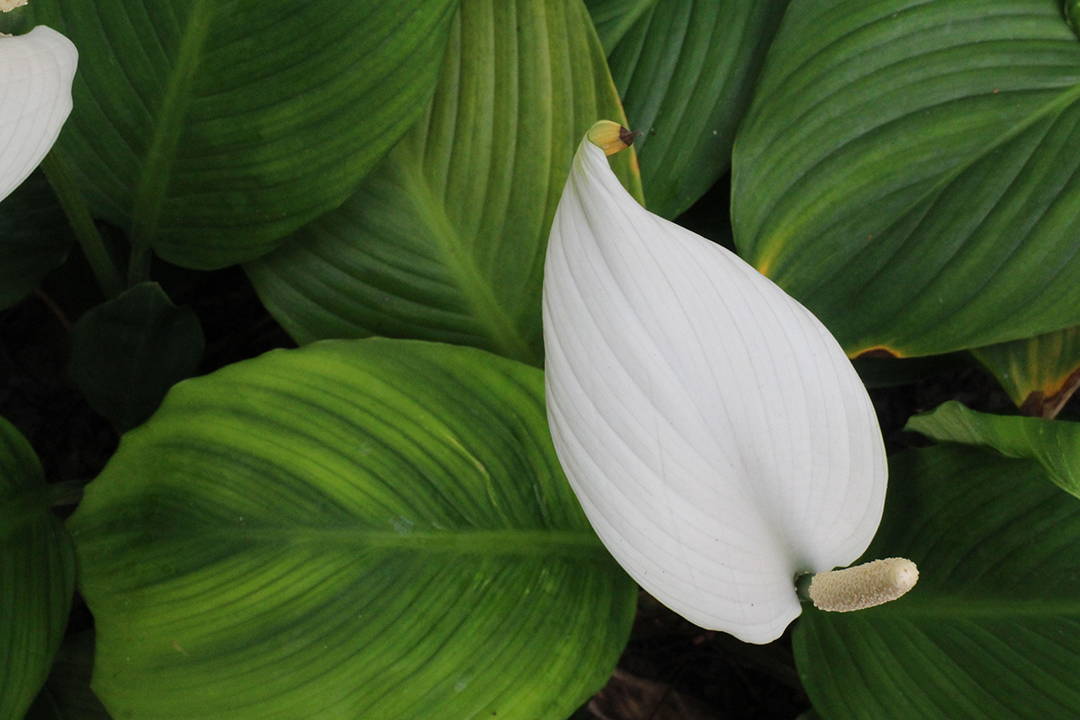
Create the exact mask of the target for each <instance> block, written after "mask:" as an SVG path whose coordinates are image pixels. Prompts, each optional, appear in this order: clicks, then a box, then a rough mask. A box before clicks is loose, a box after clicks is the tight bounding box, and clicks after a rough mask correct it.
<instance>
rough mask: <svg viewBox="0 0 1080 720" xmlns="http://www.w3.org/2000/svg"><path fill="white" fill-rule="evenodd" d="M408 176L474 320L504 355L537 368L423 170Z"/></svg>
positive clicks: (447, 267)
mask: <svg viewBox="0 0 1080 720" xmlns="http://www.w3.org/2000/svg"><path fill="white" fill-rule="evenodd" d="M406 176H407V177H408V178H409V182H410V184H411V185H412V187H413V188H414V190H415V197H416V198H417V201H418V203H419V205H420V206H421V207H422V208H424V210H425V211H424V212H423V215H424V220H425V221H426V224H427V226H428V228H429V229H430V230H431V236H432V238H433V239H434V240H435V241H436V246H437V249H438V251H439V253H440V254H441V255H442V257H443V260H444V263H445V267H446V270H447V273H448V274H449V275H450V276H451V277H452V278H453V281H454V285H455V286H456V287H457V288H458V289H459V290H460V291H461V294H462V295H463V296H464V297H465V301H466V303H467V304H468V306H469V308H470V309H471V310H472V316H473V318H475V319H476V320H477V321H479V322H480V324H481V325H483V327H484V330H485V333H486V335H487V338H488V339H489V340H490V341H491V343H492V345H493V347H494V348H495V349H496V350H497V351H498V352H499V354H501V355H505V356H506V357H509V358H512V359H514V360H520V361H522V362H525V363H529V364H535V363H536V361H537V358H536V357H535V353H534V352H533V351H532V349H531V348H530V347H529V343H528V341H527V340H526V338H525V337H524V336H523V334H522V333H521V331H520V330H519V329H518V328H517V326H516V325H515V324H514V322H513V320H512V319H511V318H510V316H509V315H508V314H507V312H506V311H505V309H504V307H503V305H502V303H500V301H499V298H498V297H496V295H495V292H494V289H493V288H492V286H491V284H490V283H489V282H488V281H487V280H486V279H485V278H484V276H483V275H482V274H481V273H480V270H479V268H477V266H476V263H475V262H474V261H473V258H472V257H471V256H470V255H469V253H468V249H467V248H466V247H465V244H464V243H462V242H461V241H460V235H459V232H458V230H457V228H456V227H454V225H453V223H452V222H451V220H450V218H449V216H448V215H447V213H446V209H445V207H444V206H443V201H442V199H441V198H439V197H438V196H437V195H436V193H435V191H434V189H433V188H432V187H431V185H430V184H429V183H428V182H427V179H426V178H425V177H424V173H423V170H422V169H421V168H416V167H411V168H409V169H408V170H407V171H406Z"/></svg>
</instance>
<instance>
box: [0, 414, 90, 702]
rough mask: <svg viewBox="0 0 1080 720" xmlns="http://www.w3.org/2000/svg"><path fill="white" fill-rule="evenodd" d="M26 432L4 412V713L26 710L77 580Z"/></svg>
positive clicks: (0, 587)
mask: <svg viewBox="0 0 1080 720" xmlns="http://www.w3.org/2000/svg"><path fill="white" fill-rule="evenodd" d="M50 499H51V496H50V493H49V487H48V485H46V484H45V478H44V476H43V474H42V470H41V464H40V463H39V462H38V459H37V456H36V455H35V454H34V450H33V449H32V448H31V447H30V444H29V443H27V442H26V439H25V438H24V437H23V436H22V435H21V434H20V433H19V431H18V430H16V429H15V428H14V427H13V426H12V425H11V424H10V423H8V422H7V421H6V420H4V419H3V418H0V718H13V719H15V720H17V719H18V718H21V717H22V716H23V714H24V713H25V712H26V709H27V708H28V707H29V706H30V703H31V702H32V701H33V700H34V696H35V695H36V694H37V692H38V689H39V688H40V687H41V684H42V683H43V682H45V676H46V675H47V674H48V673H49V665H50V664H51V663H52V658H53V654H54V653H55V652H56V650H57V648H58V647H59V646H60V641H61V639H62V638H63V636H64V626H65V625H66V624H67V617H68V611H69V610H70V609H71V597H72V592H73V590H74V587H75V557H74V553H73V552H72V548H71V539H70V538H69V537H68V535H67V532H66V531H65V530H64V526H63V524H62V523H61V522H60V520H59V519H57V518H56V517H54V516H53V515H52V514H51V512H50V510H49V504H50Z"/></svg>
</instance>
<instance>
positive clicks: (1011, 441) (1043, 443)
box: [904, 400, 1080, 498]
mask: <svg viewBox="0 0 1080 720" xmlns="http://www.w3.org/2000/svg"><path fill="white" fill-rule="evenodd" d="M904 429H905V430H914V431H915V432H917V433H922V434H923V435H926V436H927V437H929V438H933V439H934V440H937V441H938V442H953V443H964V444H967V445H983V446H986V447H990V448H993V449H994V450H997V451H998V452H999V453H1001V454H1002V455H1006V456H1008V457H1014V458H1025V459H1028V460H1035V461H1036V462H1039V463H1041V464H1042V466H1043V469H1044V470H1045V471H1046V473H1047V476H1048V477H1049V478H1050V479H1051V480H1052V481H1053V482H1055V483H1057V485H1059V486H1060V487H1061V488H1062V489H1063V490H1065V491H1066V492H1069V493H1072V494H1073V495H1076V496H1077V497H1078V498H1080V423H1074V422H1066V421H1064V420H1043V419H1042V418H1026V417H1012V416H1007V415H989V414H986V413H980V412H975V411H974V410H971V409H969V408H966V407H964V406H963V405H961V404H960V403H958V402H956V401H955V400H954V401H950V402H947V403H945V404H943V405H941V406H940V407H938V408H937V409H935V410H934V411H933V412H930V413H926V414H925V415H917V416H915V417H913V418H911V419H910V420H909V421H908V424H907V426H906V427H905V428H904Z"/></svg>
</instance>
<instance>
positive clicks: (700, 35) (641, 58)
mask: <svg viewBox="0 0 1080 720" xmlns="http://www.w3.org/2000/svg"><path fill="white" fill-rule="evenodd" d="M586 4H587V5H588V7H589V11H590V13H592V16H593V19H594V21H595V22H596V26H597V32H598V33H599V34H600V38H601V40H602V41H603V43H604V48H605V49H606V50H607V53H608V63H609V64H610V66H611V75H612V77H613V78H614V79H615V86H616V87H617V88H618V89H619V95H621V96H622V99H623V104H624V105H625V106H626V115H627V118H628V119H629V121H630V127H631V128H633V129H634V130H640V131H642V132H643V133H644V135H643V136H642V137H641V138H639V139H638V140H637V141H636V142H635V143H634V144H635V146H636V147H637V149H638V153H639V155H640V158H641V177H642V182H643V183H644V186H645V197H646V198H647V199H648V203H649V209H650V210H652V211H653V212H655V213H657V214H658V215H663V216H664V217H668V218H671V217H675V216H676V215H678V214H679V213H681V212H683V211H684V210H686V209H687V208H688V207H690V206H691V205H692V204H693V203H694V202H695V201H696V200H697V199H698V198H700V197H701V196H702V195H703V194H704V193H705V191H706V190H708V189H709V187H710V186H711V185H712V184H713V183H714V182H716V180H717V178H719V177H720V176H721V175H723V174H724V173H725V172H727V170H728V167H729V166H730V164H731V145H732V141H733V140H734V135H735V126H736V125H737V124H738V122H739V120H740V119H741V118H742V115H743V112H744V111H745V110H746V108H747V106H748V105H749V104H750V96H751V93H752V91H753V84H754V80H755V78H756V77H757V75H758V71H759V70H760V69H761V64H762V61H763V60H764V59H765V51H766V50H768V48H769V43H770V41H771V40H772V36H773V34H774V33H775V32H776V27H777V25H779V23H780V18H781V17H782V16H783V14H784V8H785V7H786V6H787V0H765V1H764V2H761V1H760V0H733V1H730V2H724V3H716V2H705V3H703V2H693V0H663V2H661V1H660V0H647V1H642V0H614V1H613V0H587V2H586Z"/></svg>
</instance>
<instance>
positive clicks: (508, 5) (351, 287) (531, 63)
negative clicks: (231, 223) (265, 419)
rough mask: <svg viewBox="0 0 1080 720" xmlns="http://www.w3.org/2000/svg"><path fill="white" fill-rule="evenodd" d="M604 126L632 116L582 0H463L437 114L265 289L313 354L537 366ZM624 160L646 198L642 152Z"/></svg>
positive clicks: (259, 282)
mask: <svg viewBox="0 0 1080 720" xmlns="http://www.w3.org/2000/svg"><path fill="white" fill-rule="evenodd" d="M600 118H609V119H614V120H622V118H623V115H622V110H621V108H620V106H619V101H618V98H617V97H616V95H615V91H614V88H613V87H612V84H611V79H610V77H609V75H608V72H607V68H606V65H605V63H604V54H603V51H602V50H601V48H600V44H599V42H598V41H597V39H596V35H595V33H594V32H593V29H592V26H591V24H590V21H589V17H588V14H587V13H586V11H585V8H584V7H583V6H582V5H581V3H580V2H579V0H542V1H541V2H538V1H537V0H515V1H514V2H508V1H507V0H465V2H464V3H463V4H462V6H461V13H460V15H459V16H458V18H457V20H456V21H455V22H454V27H453V31H452V34H451V41H450V46H449V49H448V51H447V59H446V63H445V66H444V69H443V74H442V77H441V78H440V80H439V86H438V89H437V90H436V94H435V99H434V100H433V102H432V105H431V107H430V108H429V110H428V113H427V116H426V117H425V118H424V119H423V120H422V121H421V122H420V123H419V124H418V125H417V126H416V127H415V128H414V129H413V130H412V132H410V133H409V135H408V136H407V137H406V138H405V139H404V140H403V141H402V143H401V144H400V145H398V147H397V148H396V149H395V150H394V152H393V153H391V155H390V157H389V158H388V159H387V161H386V162H385V163H384V164H383V165H382V166H381V167H380V168H379V169H378V170H376V171H375V173H373V174H372V176H371V177H370V178H369V179H368V180H367V181H365V183H364V184H363V186H362V188H361V190H360V192H358V193H357V194H356V195H354V196H353V197H352V198H351V199H349V201H348V202H346V203H345V205H343V206H342V207H341V209H340V210H337V211H335V212H332V213H329V214H327V215H326V216H324V217H323V218H321V219H319V220H318V221H316V222H315V223H313V224H311V225H310V226H308V227H306V228H304V229H303V230H302V231H301V232H300V233H298V234H297V235H296V237H294V238H293V239H292V241H291V242H290V243H288V244H287V245H285V246H284V247H282V248H281V249H280V250H278V251H277V252H275V253H273V254H271V255H269V256H267V257H266V258H263V259H262V260H260V261H258V262H255V263H250V264H248V265H247V270H248V273H249V275H250V276H251V279H252V282H253V283H254V284H255V288H256V290H257V291H258V293H259V296H260V297H261V298H262V300H263V302H264V303H265V304H266V307H267V308H268V309H269V310H270V312H271V314H273V316H274V317H275V318H276V319H277V320H278V322H280V323H281V324H282V325H283V326H284V327H285V329H286V330H287V331H288V332H289V333H290V334H291V335H292V336H293V337H294V338H296V339H297V341H298V342H300V343H306V342H311V341H312V340H316V339H319V338H327V337H358V336H367V335H390V336H395V337H417V338H423V339H426V340H440V341H444V342H453V343H460V344H468V345H476V346H479V347H483V348H486V349H490V350H493V351H495V352H498V353H500V354H503V355H507V356H509V357H513V358H516V359H520V360H524V361H527V362H532V363H536V364H539V362H540V359H541V357H542V351H541V329H540V288H541V282H542V274H543V264H544V252H545V249H546V246H547V236H548V231H549V228H550V225H551V220H552V217H553V216H554V213H555V206H556V205H557V204H558V201H559V197H560V195H561V193H562V188H563V184H564V182H565V180H566V176H567V173H568V172H569V168H570V161H571V159H572V158H573V155H574V150H575V148H576V147H577V145H578V143H579V142H580V141H581V139H582V137H583V136H584V134H585V131H586V130H587V129H588V128H589V127H590V126H591V125H592V124H593V123H594V122H595V121H596V120H598V119H600ZM613 164H614V165H615V167H616V168H617V171H618V172H619V173H620V175H621V177H622V178H623V181H624V182H625V183H627V185H628V187H631V188H636V189H637V191H638V193H639V194H640V185H639V183H640V180H639V178H638V176H637V172H636V159H635V156H634V155H633V153H632V152H625V153H620V155H618V156H616V157H615V158H614V160H613Z"/></svg>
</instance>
